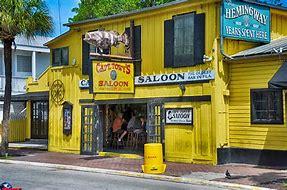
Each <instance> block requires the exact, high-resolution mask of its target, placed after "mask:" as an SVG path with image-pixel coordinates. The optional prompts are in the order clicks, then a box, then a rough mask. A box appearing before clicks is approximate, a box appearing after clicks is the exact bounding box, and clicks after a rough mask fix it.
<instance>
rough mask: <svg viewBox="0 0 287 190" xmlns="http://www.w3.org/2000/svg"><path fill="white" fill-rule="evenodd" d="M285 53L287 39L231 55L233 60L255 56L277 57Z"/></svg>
mask: <svg viewBox="0 0 287 190" xmlns="http://www.w3.org/2000/svg"><path fill="white" fill-rule="evenodd" d="M284 52H287V37H283V38H280V39H277V40H273V41H271V42H270V43H269V44H266V45H262V46H258V47H255V48H251V49H247V50H244V51H241V52H239V53H236V54H234V55H232V56H231V57H232V58H233V59H237V58H244V57H246V58H248V57H251V56H257V55H278V54H282V53H284Z"/></svg>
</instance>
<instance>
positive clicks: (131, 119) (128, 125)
mask: <svg viewBox="0 0 287 190" xmlns="http://www.w3.org/2000/svg"><path fill="white" fill-rule="evenodd" d="M112 132H113V133H120V134H121V135H120V137H119V138H118V141H119V142H121V141H122V140H123V138H124V137H125V136H126V135H127V133H128V132H133V133H136V134H141V133H143V134H145V132H146V119H145V117H144V115H141V114H139V115H137V114H136V113H135V112H134V111H132V110H130V109H128V110H126V111H125V112H124V113H118V114H117V117H116V119H115V120H114V122H113V125H112Z"/></svg>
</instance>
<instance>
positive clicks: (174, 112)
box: [165, 108, 193, 125]
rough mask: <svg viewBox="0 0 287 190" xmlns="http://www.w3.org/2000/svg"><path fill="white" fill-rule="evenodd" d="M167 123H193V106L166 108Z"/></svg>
mask: <svg viewBox="0 0 287 190" xmlns="http://www.w3.org/2000/svg"><path fill="white" fill-rule="evenodd" d="M165 123H166V124H182V125H193V109H192V108H172V109H166V110H165Z"/></svg>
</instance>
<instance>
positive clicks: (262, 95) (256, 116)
mask: <svg viewBox="0 0 287 190" xmlns="http://www.w3.org/2000/svg"><path fill="white" fill-rule="evenodd" d="M250 96H251V123H252V124H283V98H282V90H281V89H251V91H250Z"/></svg>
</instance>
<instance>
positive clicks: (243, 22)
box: [221, 0, 270, 43]
mask: <svg viewBox="0 0 287 190" xmlns="http://www.w3.org/2000/svg"><path fill="white" fill-rule="evenodd" d="M222 6H223V7H222V15H221V17H222V26H221V27H222V28H221V30H222V31H221V32H222V35H223V37H226V38H232V39H238V40H245V41H255V42H264V43H269V42H270V8H269V7H265V6H260V5H256V4H252V3H247V2H243V1H239V0H224V1H223V4H222Z"/></svg>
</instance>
